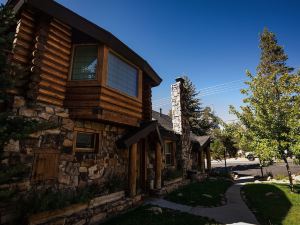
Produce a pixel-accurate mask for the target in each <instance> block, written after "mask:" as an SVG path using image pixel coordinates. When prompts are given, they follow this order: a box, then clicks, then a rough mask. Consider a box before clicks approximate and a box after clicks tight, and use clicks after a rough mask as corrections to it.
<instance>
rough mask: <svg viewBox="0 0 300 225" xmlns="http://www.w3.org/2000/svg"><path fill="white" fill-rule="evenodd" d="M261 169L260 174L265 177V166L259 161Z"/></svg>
mask: <svg viewBox="0 0 300 225" xmlns="http://www.w3.org/2000/svg"><path fill="white" fill-rule="evenodd" d="M259 167H260V173H261V177H262V178H263V177H264V170H263V164H262V163H261V161H260V159H259Z"/></svg>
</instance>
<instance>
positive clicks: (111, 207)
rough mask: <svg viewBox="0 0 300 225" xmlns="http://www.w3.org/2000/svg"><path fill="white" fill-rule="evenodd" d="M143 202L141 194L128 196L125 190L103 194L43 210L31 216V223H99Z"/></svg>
mask: <svg viewBox="0 0 300 225" xmlns="http://www.w3.org/2000/svg"><path fill="white" fill-rule="evenodd" d="M140 203H141V195H138V196H136V197H134V198H126V197H125V193H124V192H123V191H121V192H116V193H112V194H109V195H106V196H101V197H97V198H94V199H92V200H90V201H89V202H88V203H82V204H74V205H71V206H68V207H66V208H63V209H58V210H54V211H47V212H42V213H39V214H35V215H32V216H31V217H30V218H29V223H28V224H30V225H42V224H43V225H53V224H55V225H75V224H76V225H86V224H97V223H99V222H101V221H103V220H105V219H108V218H110V217H112V216H114V215H116V214H118V213H120V212H123V211H125V210H127V209H129V208H131V207H134V206H137V205H139V204H140Z"/></svg>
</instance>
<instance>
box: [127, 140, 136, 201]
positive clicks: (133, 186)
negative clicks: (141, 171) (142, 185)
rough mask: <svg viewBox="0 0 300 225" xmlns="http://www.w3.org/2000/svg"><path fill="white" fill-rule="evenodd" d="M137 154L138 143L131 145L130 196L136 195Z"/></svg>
mask: <svg viewBox="0 0 300 225" xmlns="http://www.w3.org/2000/svg"><path fill="white" fill-rule="evenodd" d="M136 155H137V143H134V144H132V145H131V146H130V150H129V174H128V175H129V179H128V180H129V194H130V196H131V197H132V196H135V195H136Z"/></svg>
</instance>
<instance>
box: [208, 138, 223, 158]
mask: <svg viewBox="0 0 300 225" xmlns="http://www.w3.org/2000/svg"><path fill="white" fill-rule="evenodd" d="M210 149H211V157H212V158H213V159H215V160H222V159H224V158H225V156H224V154H225V153H226V149H225V147H224V145H223V143H222V141H221V140H220V139H214V140H213V141H212V143H211V144H210Z"/></svg>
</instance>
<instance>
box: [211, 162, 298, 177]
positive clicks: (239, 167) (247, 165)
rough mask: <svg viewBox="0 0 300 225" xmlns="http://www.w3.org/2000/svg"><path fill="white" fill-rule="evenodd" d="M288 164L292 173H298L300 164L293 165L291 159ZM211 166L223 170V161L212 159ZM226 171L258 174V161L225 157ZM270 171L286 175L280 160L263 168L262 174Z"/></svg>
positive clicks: (274, 174) (273, 173)
mask: <svg viewBox="0 0 300 225" xmlns="http://www.w3.org/2000/svg"><path fill="white" fill-rule="evenodd" d="M289 165H290V168H291V171H292V173H293V174H299V173H300V165H295V164H294V163H293V161H292V160H289ZM212 168H213V169H215V170H217V171H221V170H224V168H225V165H224V161H223V160H222V161H216V160H212ZM227 168H228V171H232V172H237V173H239V174H240V175H252V176H260V175H261V172H260V168H259V161H258V159H255V160H254V161H249V160H248V159H246V158H237V159H235V158H230V159H227ZM267 173H271V174H272V175H273V176H277V175H284V176H287V171H286V167H285V164H284V163H282V162H279V163H274V164H273V165H271V166H268V167H265V168H264V174H267Z"/></svg>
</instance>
